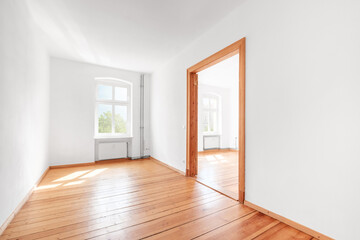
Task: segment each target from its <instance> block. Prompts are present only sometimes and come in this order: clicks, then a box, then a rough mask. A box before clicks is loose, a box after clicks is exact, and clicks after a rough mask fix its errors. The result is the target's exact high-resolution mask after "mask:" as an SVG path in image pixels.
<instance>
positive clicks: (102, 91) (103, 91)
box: [98, 85, 112, 100]
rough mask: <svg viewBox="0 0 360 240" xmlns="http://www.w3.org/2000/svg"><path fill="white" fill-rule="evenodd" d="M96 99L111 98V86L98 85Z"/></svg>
mask: <svg viewBox="0 0 360 240" xmlns="http://www.w3.org/2000/svg"><path fill="white" fill-rule="evenodd" d="M98 99H103V100H112V86H106V85H98Z"/></svg>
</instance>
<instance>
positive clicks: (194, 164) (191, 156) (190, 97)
mask: <svg viewBox="0 0 360 240" xmlns="http://www.w3.org/2000/svg"><path fill="white" fill-rule="evenodd" d="M236 54H239V202H240V203H244V200H245V38H242V39H240V40H239V41H237V42H235V43H233V44H231V45H230V46H227V47H226V48H224V49H222V50H220V51H218V52H217V53H215V54H213V55H211V56H210V57H208V58H206V59H204V60H202V61H201V62H199V63H197V64H195V65H193V66H192V67H190V68H188V69H187V116H186V118H187V119H186V123H187V124H186V126H187V128H186V176H190V177H194V176H195V175H197V171H198V159H197V154H198V149H197V148H198V109H197V108H198V103H197V101H198V81H197V73H198V72H200V71H202V70H204V69H206V68H209V67H211V66H213V65H215V64H217V63H219V62H221V61H223V60H225V59H227V58H230V57H232V56H234V55H236Z"/></svg>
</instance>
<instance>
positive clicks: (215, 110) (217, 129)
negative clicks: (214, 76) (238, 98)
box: [201, 93, 221, 136]
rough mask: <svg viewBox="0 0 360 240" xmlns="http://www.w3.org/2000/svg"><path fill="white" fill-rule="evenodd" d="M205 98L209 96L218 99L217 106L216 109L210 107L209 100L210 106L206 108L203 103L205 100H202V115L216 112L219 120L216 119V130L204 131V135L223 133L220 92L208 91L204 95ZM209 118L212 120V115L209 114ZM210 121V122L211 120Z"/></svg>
mask: <svg viewBox="0 0 360 240" xmlns="http://www.w3.org/2000/svg"><path fill="white" fill-rule="evenodd" d="M204 98H209V99H216V101H217V107H216V109H213V108H211V107H210V102H209V108H205V107H204V105H203V101H201V104H202V105H201V110H202V115H204V113H205V112H209V113H211V112H216V113H217V114H216V115H217V121H216V123H217V124H216V126H215V131H209V128H208V131H206V132H205V131H203V132H202V134H203V135H204V136H211V135H221V112H220V110H221V97H220V96H219V95H218V94H215V93H206V94H203V95H202V99H204ZM208 119H209V121H210V116H208ZM209 123H210V122H209Z"/></svg>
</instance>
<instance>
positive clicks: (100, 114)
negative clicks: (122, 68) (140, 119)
mask: <svg viewBox="0 0 360 240" xmlns="http://www.w3.org/2000/svg"><path fill="white" fill-rule="evenodd" d="M95 80H96V106H95V135H96V136H110V137H112V136H119V137H130V136H131V133H132V124H131V123H132V121H131V118H132V114H131V113H132V111H131V107H132V106H131V103H132V96H131V95H132V84H131V83H130V82H127V81H124V80H120V79H114V78H97V79H95Z"/></svg>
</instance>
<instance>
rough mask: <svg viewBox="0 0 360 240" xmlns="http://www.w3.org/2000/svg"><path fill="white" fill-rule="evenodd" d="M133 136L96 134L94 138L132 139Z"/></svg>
mask: <svg viewBox="0 0 360 240" xmlns="http://www.w3.org/2000/svg"><path fill="white" fill-rule="evenodd" d="M132 138H133V137H132V136H95V137H94V139H95V140H97V139H132Z"/></svg>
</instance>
